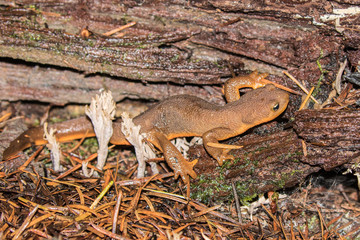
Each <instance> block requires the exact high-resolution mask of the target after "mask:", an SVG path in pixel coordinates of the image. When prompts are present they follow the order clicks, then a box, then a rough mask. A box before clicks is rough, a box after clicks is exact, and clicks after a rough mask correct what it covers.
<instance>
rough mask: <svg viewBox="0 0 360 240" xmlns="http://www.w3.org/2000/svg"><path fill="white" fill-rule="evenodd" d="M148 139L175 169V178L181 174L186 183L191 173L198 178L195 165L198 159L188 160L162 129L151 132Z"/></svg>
mask: <svg viewBox="0 0 360 240" xmlns="http://www.w3.org/2000/svg"><path fill="white" fill-rule="evenodd" d="M148 140H149V141H150V142H151V143H153V144H154V145H155V146H156V147H158V148H159V149H160V150H161V151H162V152H163V154H164V158H165V160H166V162H167V164H168V165H169V167H170V168H171V169H172V170H173V171H174V174H175V179H176V178H178V176H179V175H180V176H181V178H182V180H183V181H184V183H188V182H189V175H190V176H191V177H192V178H196V173H195V171H194V170H193V167H194V166H195V164H196V163H197V161H198V160H194V161H192V162H189V161H187V160H186V159H185V158H184V157H183V155H182V154H181V153H180V152H179V150H178V149H177V148H176V147H175V146H174V145H173V144H172V143H171V142H170V141H169V140H168V139H167V138H166V136H165V135H164V134H163V133H162V132H160V131H157V130H155V131H152V132H151V133H149V134H148Z"/></svg>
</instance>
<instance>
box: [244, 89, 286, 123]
mask: <svg viewBox="0 0 360 240" xmlns="http://www.w3.org/2000/svg"><path fill="white" fill-rule="evenodd" d="M240 100H242V101H244V102H247V103H248V104H249V107H248V108H247V109H246V113H244V115H243V119H242V122H243V123H246V124H250V125H253V126H255V125H258V124H261V123H264V122H268V121H271V120H273V119H275V118H276V117H278V116H279V115H280V114H281V113H282V112H284V111H285V109H286V107H287V105H288V103H289V94H288V93H287V92H285V91H283V90H280V89H278V88H276V87H275V86H274V85H272V84H269V85H266V86H265V87H262V88H258V89H255V90H253V91H250V92H248V93H246V94H244V96H242V97H241V98H240Z"/></svg>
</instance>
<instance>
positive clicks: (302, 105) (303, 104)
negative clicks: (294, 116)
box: [299, 87, 315, 111]
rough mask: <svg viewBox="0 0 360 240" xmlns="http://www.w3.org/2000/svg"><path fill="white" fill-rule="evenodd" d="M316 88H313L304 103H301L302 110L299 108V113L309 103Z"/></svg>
mask: <svg viewBox="0 0 360 240" xmlns="http://www.w3.org/2000/svg"><path fill="white" fill-rule="evenodd" d="M314 89H315V87H312V88H311V90H310V92H309V93H308V94H307V96H306V98H305V99H304V101H303V102H302V103H301V105H300V108H299V111H300V110H302V109H303V108H304V107H305V105H306V104H307V102H308V101H309V98H310V97H311V94H312V93H313V91H314Z"/></svg>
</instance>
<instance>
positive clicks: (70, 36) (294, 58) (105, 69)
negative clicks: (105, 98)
mask: <svg viewBox="0 0 360 240" xmlns="http://www.w3.org/2000/svg"><path fill="white" fill-rule="evenodd" d="M16 3H17V4H19V6H20V5H21V6H24V8H3V9H2V11H0V18H1V19H2V22H3V24H2V28H1V30H0V56H3V57H10V58H19V59H23V60H26V61H31V62H37V63H43V64H50V65H54V66H62V67H67V68H72V69H76V70H79V71H84V72H86V73H95V72H100V73H106V74H110V75H113V76H118V77H125V78H129V79H133V80H141V81H158V82H168V81H172V82H176V83H181V84H184V83H196V84H213V83H221V82H223V81H224V79H223V78H226V77H229V76H230V75H231V74H230V70H229V68H228V66H229V65H230V66H231V67H232V68H233V69H235V71H236V72H237V71H239V70H240V71H241V70H243V69H260V70H261V71H264V72H265V71H267V72H270V73H271V74H274V75H277V76H280V75H282V73H281V71H282V70H283V69H287V70H289V71H290V72H292V73H293V74H294V75H295V77H297V78H298V79H299V80H305V81H306V82H309V83H315V82H316V81H317V80H318V79H319V76H320V75H321V71H320V70H319V66H318V63H317V60H319V63H320V64H321V65H322V66H323V68H324V69H326V70H327V71H328V72H327V75H326V77H327V79H328V80H333V79H334V76H335V73H336V71H337V68H338V64H339V60H340V59H341V58H342V57H344V56H345V55H346V53H347V52H346V51H354V48H351V50H344V48H345V47H346V46H353V45H354V44H353V42H354V41H355V40H356V39H358V38H359V33H358V32H356V31H351V28H350V30H349V28H347V26H351V27H354V24H355V25H356V19H351V16H352V15H351V14H348V15H346V16H349V18H346V20H347V22H345V24H343V25H341V26H337V27H335V25H334V24H333V20H331V21H330V20H328V19H336V18H340V17H341V16H342V15H340V14H338V15H337V13H335V12H334V10H335V9H340V10H341V9H346V8H350V7H352V5H351V3H339V2H338V1H325V0H322V1H320V2H319V1H318V2H311V1H309V2H307V3H305V4H304V3H303V1H300V2H297V1H290V2H289V1H284V2H276V3H272V2H269V1H266V2H262V3H261V4H260V3H257V2H251V3H247V2H246V1H245V2H241V3H239V2H235V1H201V2H194V3H192V2H188V1H165V2H161V1H160V2H159V1H154V2H151V1H150V2H147V3H146V4H143V3H141V4H138V3H136V2H132V1H128V2H123V3H120V4H114V3H113V2H112V1H101V2H97V1H87V2H86V4H83V3H79V2H78V1H67V2H66V4H64V3H62V2H61V1H56V2H46V1H45V2H44V1H31V2H30V1H25V0H23V1H17V2H16ZM29 5H31V6H32V8H26V6H29ZM34 7H35V8H34ZM342 19H343V18H342ZM131 21H135V22H137V24H136V25H135V26H133V27H131V28H129V29H127V30H125V31H124V33H125V36H124V37H121V38H116V37H103V36H101V35H100V34H101V33H104V32H106V31H109V30H111V29H114V28H117V27H119V26H120V25H124V24H126V23H128V22H131ZM84 27H88V29H89V30H90V31H93V32H94V33H96V34H94V35H92V36H90V37H89V38H88V39H83V38H81V37H80V34H79V32H80V30H81V29H82V28H84ZM340 27H341V29H342V33H343V35H344V36H345V38H343V37H344V36H342V35H341V34H340V33H339V32H340V31H341V30H340ZM355 49H358V47H357V46H356V47H355ZM277 78H278V80H279V77H277Z"/></svg>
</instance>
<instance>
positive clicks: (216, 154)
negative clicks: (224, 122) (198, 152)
mask: <svg viewBox="0 0 360 240" xmlns="http://www.w3.org/2000/svg"><path fill="white" fill-rule="evenodd" d="M235 135H236V134H234V132H233V131H232V130H231V129H229V128H214V129H211V130H210V131H207V132H206V133H204V134H203V135H202V139H203V142H204V147H205V149H206V151H207V152H208V153H209V154H210V155H211V156H212V157H213V158H215V159H216V160H217V161H218V163H219V165H220V166H222V165H223V163H224V161H225V160H234V156H232V155H230V154H228V152H229V151H230V150H231V149H233V148H219V147H212V145H213V144H214V143H215V144H216V145H220V144H218V143H219V140H221V139H227V138H230V137H232V136H235Z"/></svg>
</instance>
